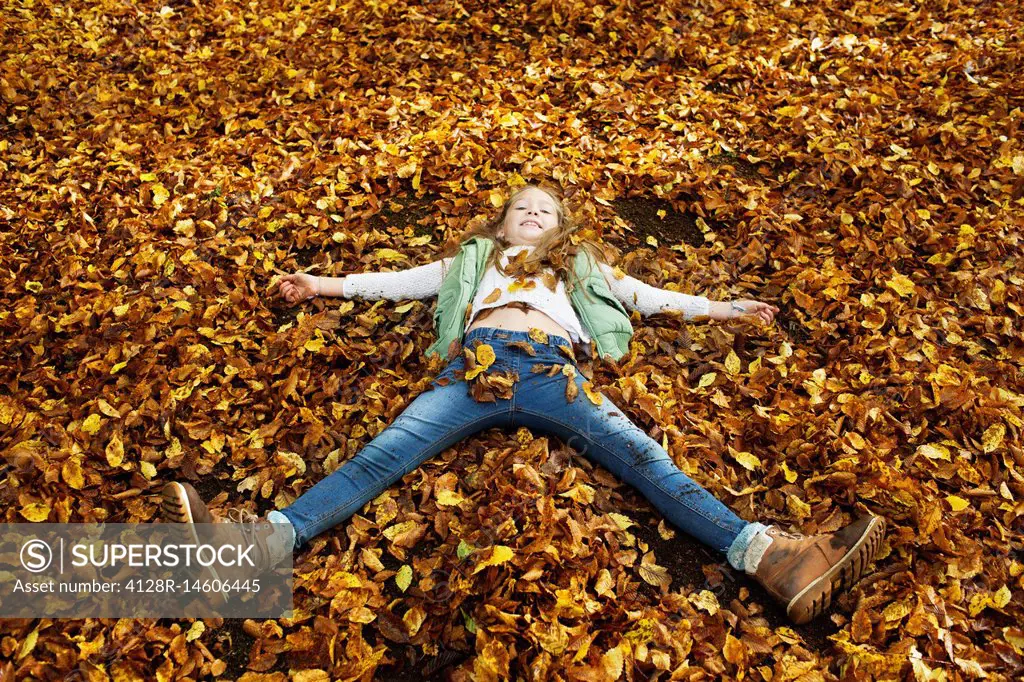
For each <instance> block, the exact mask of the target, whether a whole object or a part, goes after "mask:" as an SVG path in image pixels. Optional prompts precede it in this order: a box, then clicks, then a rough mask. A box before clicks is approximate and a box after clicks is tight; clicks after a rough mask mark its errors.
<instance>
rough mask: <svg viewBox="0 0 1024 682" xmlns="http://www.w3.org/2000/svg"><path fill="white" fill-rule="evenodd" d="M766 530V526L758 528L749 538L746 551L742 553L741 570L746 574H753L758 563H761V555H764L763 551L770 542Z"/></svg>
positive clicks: (770, 539)
mask: <svg viewBox="0 0 1024 682" xmlns="http://www.w3.org/2000/svg"><path fill="white" fill-rule="evenodd" d="M767 530H768V529H767V528H763V529H759V530H758V531H757V533H756V534H755V535H754V537H752V538H751V539H750V544H749V545H747V551H746V552H744V553H743V572H744V573H746V574H747V575H754V572H755V571H757V567H758V565H759V564H760V563H761V557H763V556H764V553H765V551H767V549H768V547H769V546H770V545H771V544H772V538H771V536H770V535H768V533H767Z"/></svg>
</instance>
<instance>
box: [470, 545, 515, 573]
mask: <svg viewBox="0 0 1024 682" xmlns="http://www.w3.org/2000/svg"><path fill="white" fill-rule="evenodd" d="M513 556H514V552H513V551H512V548H511V547H506V546H505V545H495V546H494V548H493V549H492V551H491V556H489V557H487V558H486V559H484V560H482V561H481V562H480V563H478V564H477V565H476V568H474V569H473V573H474V574H476V573H479V572H480V571H482V570H484V569H485V568H487V567H488V566H497V565H498V564H503V563H505V562H506V561H508V560H509V559H511V558H512V557H513Z"/></svg>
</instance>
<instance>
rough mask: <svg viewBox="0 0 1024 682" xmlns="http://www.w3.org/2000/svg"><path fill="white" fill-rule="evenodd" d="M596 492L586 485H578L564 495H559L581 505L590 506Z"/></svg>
mask: <svg viewBox="0 0 1024 682" xmlns="http://www.w3.org/2000/svg"><path fill="white" fill-rule="evenodd" d="M596 492H597V491H595V490H594V489H593V488H592V487H591V486H589V485H587V484H586V483H577V484H576V485H574V486H573V487H572V488H571V489H569V490H566V491H565V492H564V493H558V495H559V497H568V498H570V499H572V500H574V501H576V502H579V503H580V504H590V503H592V502H593V501H594V495H595V493H596Z"/></svg>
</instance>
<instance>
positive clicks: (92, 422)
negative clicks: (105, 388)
mask: <svg viewBox="0 0 1024 682" xmlns="http://www.w3.org/2000/svg"><path fill="white" fill-rule="evenodd" d="M102 424H103V419H102V418H101V417H100V416H99V415H98V414H90V415H89V416H88V417H86V418H85V421H83V422H82V430H83V431H85V432H86V433H88V434H89V435H90V436H92V435H94V434H95V433H96V432H97V431H99V430H100V426H102Z"/></svg>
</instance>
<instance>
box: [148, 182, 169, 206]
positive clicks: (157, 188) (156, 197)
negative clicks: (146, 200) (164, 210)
mask: <svg viewBox="0 0 1024 682" xmlns="http://www.w3.org/2000/svg"><path fill="white" fill-rule="evenodd" d="M149 189H150V191H152V192H153V205H154V206H161V205H163V203H164V202H165V201H167V198H168V197H169V196H171V193H170V192H168V191H167V188H166V187H164V186H163V185H161V184H160V183H159V182H157V183H153V185H152V186H151V187H150V188H149Z"/></svg>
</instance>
